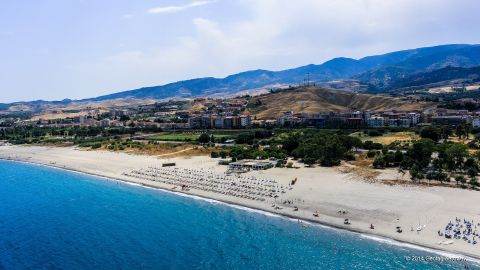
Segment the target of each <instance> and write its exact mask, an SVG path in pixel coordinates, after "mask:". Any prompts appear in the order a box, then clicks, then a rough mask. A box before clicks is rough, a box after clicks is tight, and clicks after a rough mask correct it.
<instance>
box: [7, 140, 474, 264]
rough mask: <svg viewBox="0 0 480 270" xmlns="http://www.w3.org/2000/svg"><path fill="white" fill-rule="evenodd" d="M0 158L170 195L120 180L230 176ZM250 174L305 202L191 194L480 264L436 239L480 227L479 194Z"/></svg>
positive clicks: (339, 177)
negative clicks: (459, 228) (145, 175)
mask: <svg viewBox="0 0 480 270" xmlns="http://www.w3.org/2000/svg"><path fill="white" fill-rule="evenodd" d="M0 158H4V159H14V160H19V161H28V162H34V163H40V164H46V165H52V166H56V167H61V168H66V169H70V170H76V171H81V172H85V173H90V174H96V175H101V176H105V177H109V178H114V179H120V180H125V181H131V182H136V183H140V184H144V185H148V186H153V187H159V188H164V189H169V190H171V188H172V186H169V185H166V184H161V183H158V182H152V181H147V180H139V179H136V178H131V177H127V176H124V175H122V173H124V172H130V171H131V170H133V169H142V168H146V167H148V166H161V164H162V163H164V162H176V163H177V167H180V168H182V167H183V168H204V169H211V170H214V171H216V172H218V173H219V174H223V173H225V171H226V169H227V167H226V166H219V165H217V162H218V159H211V158H209V157H192V158H171V159H168V158H167V157H161V158H157V157H153V156H140V155H129V154H125V153H114V152H106V151H84V150H77V149H74V148H71V147H55V148H54V147H39V146H0ZM247 175H259V176H262V177H265V178H271V179H275V180H277V181H278V182H280V183H282V184H284V185H287V184H288V183H289V182H290V181H291V180H292V179H294V178H295V177H297V178H298V181H297V184H296V185H295V186H294V189H293V190H291V191H288V192H287V193H286V194H284V195H282V197H280V198H277V200H276V202H277V203H278V202H281V201H284V200H294V201H298V200H300V201H301V202H300V203H295V204H292V205H289V206H283V205H282V207H283V209H282V210H275V209H274V208H272V203H273V199H271V200H269V201H267V202H259V201H252V200H248V199H242V198H237V197H233V196H227V195H222V194H217V193H213V192H205V191H201V190H194V189H192V190H190V191H189V192H188V193H190V194H193V195H198V196H203V197H208V198H212V199H216V200H220V201H224V202H229V203H234V204H239V205H243V206H247V207H252V208H257V209H262V210H266V211H269V212H275V213H279V214H282V215H288V216H294V217H299V218H302V219H308V220H315V221H317V222H321V223H325V224H329V225H332V226H336V227H342V228H346V229H349V230H354V231H358V232H366V233H370V234H375V235H379V236H384V237H388V238H392V239H396V240H399V241H404V242H409V243H413V244H417V245H422V246H427V247H432V248H435V249H441V250H446V251H450V252H455V253H460V254H466V255H468V256H471V257H475V258H480V255H479V254H480V244H477V245H472V244H468V243H466V242H464V241H462V240H453V244H450V245H442V244H439V242H441V241H445V240H447V239H445V238H443V237H439V236H438V235H437V231H438V230H441V231H442V232H443V229H444V227H445V225H446V224H447V223H448V222H449V221H453V220H454V219H455V217H459V218H462V219H463V218H466V219H468V220H474V221H475V224H476V223H477V222H480V192H478V191H471V190H462V189H457V188H446V187H425V186H402V185H395V186H388V185H384V184H379V183H366V182H364V181H361V180H358V179H356V178H358V177H355V176H354V175H352V174H344V173H340V172H339V171H338V170H337V169H335V168H321V167H317V168H300V169H286V168H273V169H269V170H265V171H255V172H249V173H247ZM379 177H381V178H382V179H385V178H386V177H387V178H388V177H392V179H395V178H396V177H398V174H397V173H396V172H395V171H394V170H387V171H385V172H384V173H382V174H381V175H380V176H379ZM294 205H296V206H298V207H299V209H300V210H299V211H297V212H294V211H293V208H292V207H293V206H294ZM315 210H318V211H319V213H320V216H319V217H318V218H317V217H313V215H312V214H313V212H314V211H315ZM339 210H346V211H348V213H347V214H345V215H343V214H339V213H338V211H339ZM345 218H348V219H350V221H351V225H344V224H343V221H344V219H345ZM371 223H372V224H373V225H374V226H375V229H374V230H370V229H369V226H370V224H371ZM419 223H420V224H421V225H426V227H425V228H424V229H423V230H422V231H420V232H418V233H417V231H416V230H415V231H414V232H411V231H410V228H411V227H413V228H414V229H416V228H417V226H418V225H419ZM396 226H401V227H402V228H403V233H401V234H399V233H397V232H396V230H395V227H396ZM412 255H415V254H412Z"/></svg>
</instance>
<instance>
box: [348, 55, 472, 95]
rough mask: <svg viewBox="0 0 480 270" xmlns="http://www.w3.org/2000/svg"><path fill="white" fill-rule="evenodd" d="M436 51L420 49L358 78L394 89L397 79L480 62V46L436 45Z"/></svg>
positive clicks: (376, 86)
mask: <svg viewBox="0 0 480 270" xmlns="http://www.w3.org/2000/svg"><path fill="white" fill-rule="evenodd" d="M432 48H436V49H433V50H426V49H417V50H413V51H412V54H411V55H410V56H409V57H406V58H405V59H403V60H401V61H398V62H395V63H392V64H391V65H387V66H382V67H379V68H374V69H371V70H369V71H366V72H364V73H361V74H359V75H355V76H354V78H355V79H358V80H359V81H361V82H363V83H365V84H369V85H370V86H371V88H372V89H374V90H379V89H391V88H394V87H395V83H396V82H397V81H401V80H402V81H404V82H405V81H407V80H408V79H409V77H412V76H413V75H416V74H419V73H428V72H432V71H435V70H439V69H443V68H446V67H464V68H469V67H474V66H479V65H480V46H479V45H471V46H464V45H456V46H440V47H432Z"/></svg>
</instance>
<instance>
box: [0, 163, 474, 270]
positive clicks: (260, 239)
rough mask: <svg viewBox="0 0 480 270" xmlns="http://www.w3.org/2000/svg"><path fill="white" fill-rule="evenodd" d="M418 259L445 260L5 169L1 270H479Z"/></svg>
mask: <svg viewBox="0 0 480 270" xmlns="http://www.w3.org/2000/svg"><path fill="white" fill-rule="evenodd" d="M413 256H416V257H415V258H430V257H434V256H438V257H435V258H437V260H438V259H440V258H442V259H445V257H442V256H441V255H439V254H434V253H430V252H428V251H426V250H421V249H412V248H410V247H408V246H399V245H393V244H391V243H389V242H388V241H375V240H372V239H370V238H368V237H362V236H361V235H359V234H355V233H350V232H346V231H341V230H336V229H331V228H325V227H321V226H313V225H312V226H309V227H308V228H303V227H302V226H299V224H298V223H297V222H296V221H294V220H289V219H286V218H282V217H277V216H272V215H268V214H264V213H261V212H255V211H248V210H245V209H240V208H235V207H231V206H228V205H225V204H221V203H216V202H211V201H207V200H201V199H196V198H191V197H186V196H180V195H176V194H172V193H169V192H164V191H159V190H154V189H149V188H144V187H140V186H134V185H130V184H125V183H121V182H118V181H113V180H107V179H104V178H98V177H93V176H87V175H83V174H78V173H73V172H68V171H63V170H59V169H53V168H48V167H44V166H37V165H30V164H23V163H17V162H10V161H0V269H189V270H190V269H249V270H250V269H368V270H371V269H381V270H384V269H465V267H468V269H479V267H478V265H475V264H473V263H472V262H468V261H467V262H466V261H461V262H446V261H443V262H440V261H433V262H421V261H420V262H418V261H412V260H408V259H407V258H412V257H413ZM422 256H423V257H422ZM427 256H430V257H427Z"/></svg>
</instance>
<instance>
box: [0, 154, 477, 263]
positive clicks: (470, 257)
mask: <svg viewBox="0 0 480 270" xmlns="http://www.w3.org/2000/svg"><path fill="white" fill-rule="evenodd" d="M0 160H4V161H9V162H18V163H24V164H30V165H35V166H44V167H47V168H51V169H57V170H63V171H67V172H71V173H78V174H83V175H87V176H93V177H97V178H100V179H103V180H106V181H116V182H121V183H124V184H127V185H132V186H138V187H142V188H149V189H154V190H157V191H161V192H166V193H169V194H174V195H177V196H184V197H188V198H193V199H198V200H202V201H206V202H210V203H216V204H223V205H226V206H228V207H232V208H235V209H240V210H243V211H249V212H255V213H259V214H262V215H265V216H269V217H277V218H284V219H287V220H289V221H291V222H295V221H297V220H298V221H302V222H306V223H308V224H309V225H312V226H320V227H322V228H326V229H332V230H339V231H343V232H348V233H352V234H356V235H357V236H358V237H363V238H367V239H370V240H373V241H376V242H383V243H386V244H388V245H393V246H397V247H407V248H410V249H414V250H420V251H425V252H429V253H433V254H436V255H440V256H444V257H448V258H462V259H465V260H467V261H469V262H473V263H475V264H479V265H480V255H474V254H470V253H467V252H462V251H451V250H446V249H442V248H438V247H436V246H433V245H428V244H424V243H419V242H415V241H406V240H403V239H398V238H396V237H391V236H389V235H384V234H381V233H372V231H369V230H363V229H358V228H354V227H347V226H341V225H337V224H335V223H329V222H325V221H322V220H318V219H313V218H306V217H300V216H297V215H293V214H289V213H282V212H275V211H270V210H268V209H263V208H260V207H254V206H252V205H248V204H242V203H239V202H235V201H232V200H225V199H219V198H212V197H208V196H204V195H201V194H192V193H188V192H184V191H180V190H172V189H167V188H163V187H159V186H155V185H149V184H145V183H139V182H135V181H130V180H127V179H120V178H115V177H110V176H106V175H102V174H98V173H93V172H88V171H85V170H78V169H74V168H67V167H62V166H56V165H55V164H48V163H42V162H34V161H28V160H22V159H14V158H3V157H0Z"/></svg>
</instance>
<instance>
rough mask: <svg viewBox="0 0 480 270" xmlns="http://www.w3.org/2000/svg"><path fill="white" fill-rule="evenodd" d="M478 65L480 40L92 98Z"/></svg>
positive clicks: (183, 93) (224, 90)
mask: <svg viewBox="0 0 480 270" xmlns="http://www.w3.org/2000/svg"><path fill="white" fill-rule="evenodd" d="M475 65H480V46H479V45H462V44H455V45H443V46H435V47H428V48H419V49H412V50H404V51H398V52H392V53H387V54H383V55H376V56H368V57H364V58H361V59H359V60H355V59H350V58H335V59H332V60H330V61H327V62H325V63H323V64H321V65H313V64H312V65H306V66H302V67H298V68H293V69H287V70H282V71H269V70H261V69H259V70H252V71H246V72H242V73H238V74H234V75H231V76H228V77H225V78H222V79H219V78H211V77H208V78H199V79H192V80H187V81H180V82H175V83H170V84H166V85H162V86H153V87H145V88H140V89H135V90H130V91H124V92H119V93H115V94H111V95H106V96H100V97H97V98H93V99H89V100H90V101H99V100H109V99H117V98H169V97H195V96H207V95H210V96H211V95H228V94H235V93H237V92H239V91H244V90H249V89H255V88H261V87H268V86H272V85H276V84H300V83H302V82H303V81H304V79H305V78H307V76H308V77H309V79H310V80H311V81H316V82H322V81H323V82H324V81H329V80H334V79H347V78H354V79H357V80H359V81H361V82H364V83H366V84H369V85H371V86H372V88H377V89H378V88H386V87H389V86H391V84H392V82H395V81H397V80H399V79H405V78H407V77H408V76H411V75H413V74H416V73H419V72H426V71H432V70H435V69H441V68H444V67H447V66H453V67H471V66H475Z"/></svg>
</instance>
